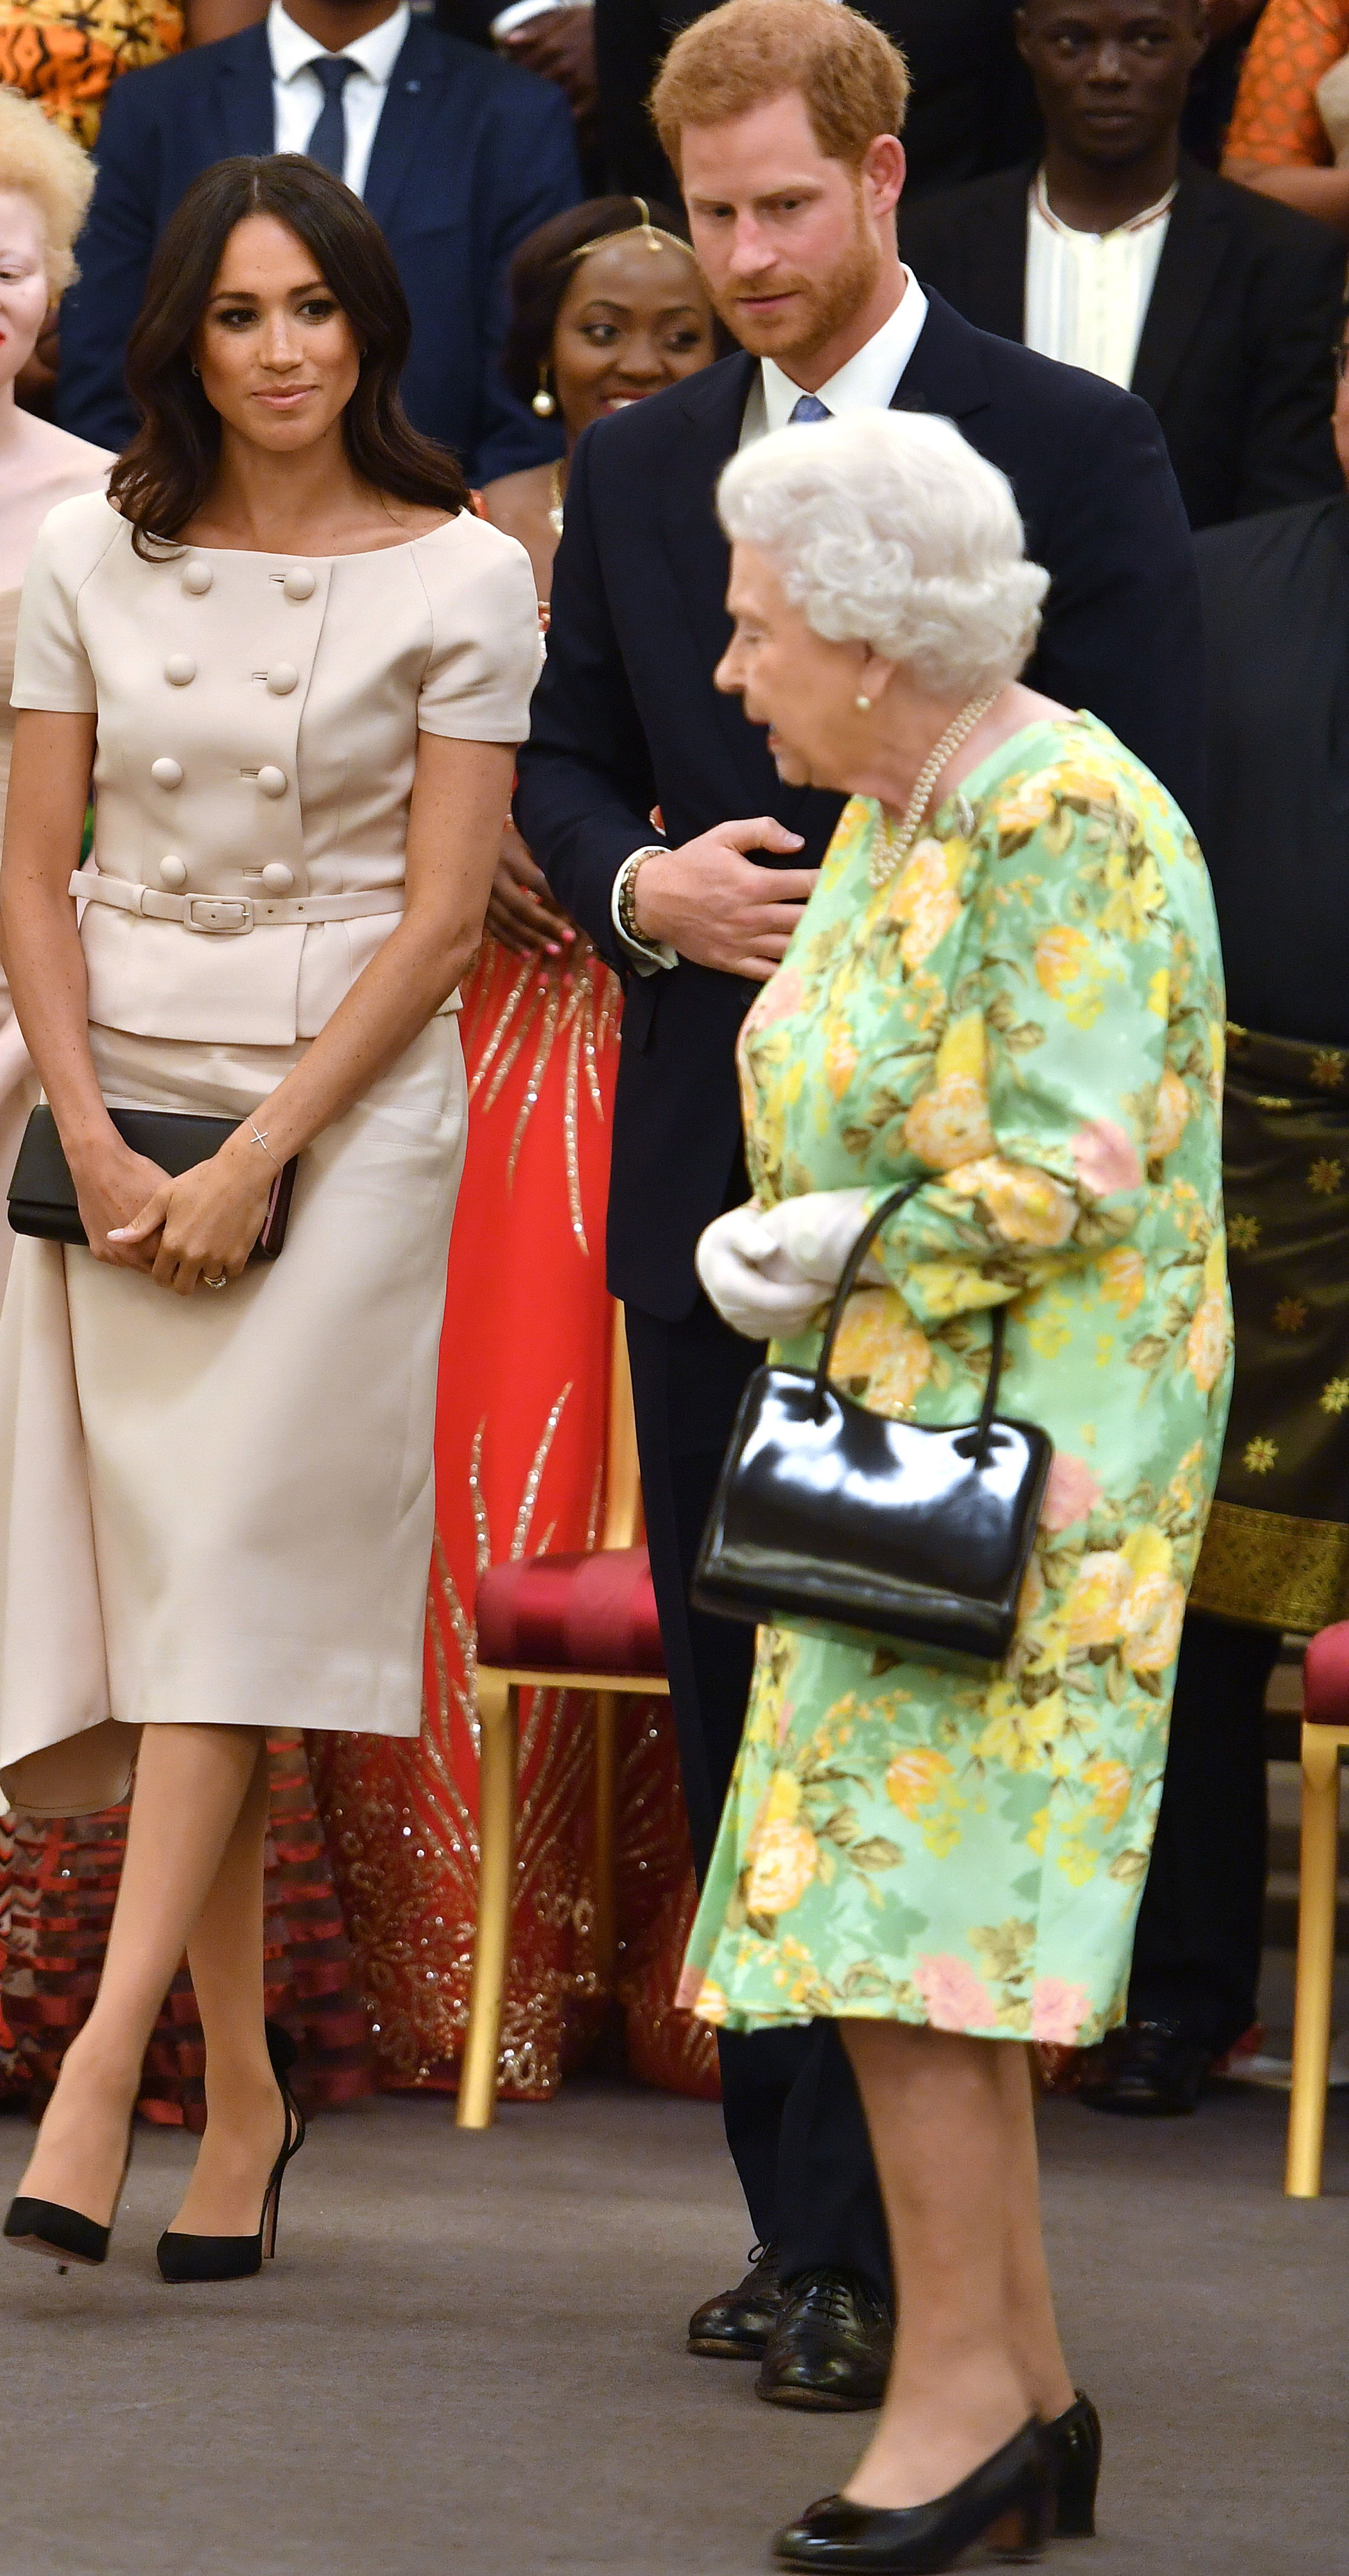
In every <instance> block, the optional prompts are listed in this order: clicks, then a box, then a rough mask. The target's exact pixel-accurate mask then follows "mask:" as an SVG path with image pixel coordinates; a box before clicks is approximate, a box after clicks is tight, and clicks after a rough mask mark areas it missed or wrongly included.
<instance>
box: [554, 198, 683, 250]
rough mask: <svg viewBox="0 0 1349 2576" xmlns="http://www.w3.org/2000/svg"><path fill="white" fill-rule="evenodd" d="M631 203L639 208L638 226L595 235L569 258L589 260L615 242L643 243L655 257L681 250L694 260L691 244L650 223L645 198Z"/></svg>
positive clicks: (648, 209) (609, 248) (649, 211)
mask: <svg viewBox="0 0 1349 2576" xmlns="http://www.w3.org/2000/svg"><path fill="white" fill-rule="evenodd" d="M632 202H633V204H634V206H640V208H641V214H642V220H641V222H640V223H639V224H629V225H628V227H627V229H626V231H624V232H621V233H597V234H596V236H595V239H594V240H593V241H588V242H581V243H580V244H579V245H578V247H577V248H576V249H575V250H574V251H572V252H571V254H570V256H571V257H572V258H573V259H589V257H590V254H591V252H592V251H593V250H612V249H613V246H614V244H615V242H625V241H644V242H645V243H646V246H647V249H648V250H649V251H654V252H655V253H656V255H657V256H659V254H660V252H661V250H662V249H665V250H682V252H683V254H684V257H685V259H696V256H697V254H696V252H695V251H694V248H693V245H692V243H691V242H686V241H681V240H680V238H679V235H678V233H667V232H665V231H664V230H663V229H662V227H661V226H660V225H659V224H653V223H652V220H651V209H650V207H649V206H648V204H647V202H646V199H645V197H634V198H633V201H632Z"/></svg>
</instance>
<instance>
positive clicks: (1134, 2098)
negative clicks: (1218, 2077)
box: [1078, 2021, 1214, 2120]
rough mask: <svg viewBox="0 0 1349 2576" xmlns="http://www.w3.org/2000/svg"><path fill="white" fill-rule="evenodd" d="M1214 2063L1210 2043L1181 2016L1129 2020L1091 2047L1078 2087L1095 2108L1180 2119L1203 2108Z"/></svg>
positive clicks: (1140, 2117) (1139, 2116)
mask: <svg viewBox="0 0 1349 2576" xmlns="http://www.w3.org/2000/svg"><path fill="white" fill-rule="evenodd" d="M1213 2062H1214V2060H1213V2051H1212V2049H1211V2048H1210V2047H1209V2046H1208V2044H1207V2042H1206V2041H1204V2040H1199V2039H1192V2038H1190V2037H1189V2036H1188V2035H1187V2033H1186V2031H1185V2030H1184V2028H1183V2026H1182V2025H1181V2023H1180V2022H1178V2021H1127V2022H1126V2023H1125V2024H1124V2027H1123V2029H1122V2030H1112V2031H1111V2033H1110V2036H1109V2038H1108V2039H1105V2040H1103V2041H1102V2042H1101V2045H1100V2047H1099V2048H1093V2049H1091V2050H1090V2051H1089V2052H1088V2055H1087V2056H1086V2058H1085V2059H1084V2060H1083V2065H1082V2075H1081V2080H1080V2082H1079V2085H1078V2092H1079V2094H1080V2096H1081V2098H1082V2100H1083V2101H1084V2102H1085V2103H1086V2104H1087V2105H1088V2107H1089V2108H1090V2109H1091V2110H1093V2111H1121V2112H1124V2113H1125V2114H1126V2115H1127V2116H1128V2117H1130V2118H1132V2119H1136V2120H1159V2119H1160V2120H1164V2119H1177V2118H1180V2117H1182V2116H1183V2115H1184V2114H1185V2113H1186V2112H1189V2111H1193V2110H1196V2109H1197V2108H1198V2103H1199V2096H1200V2094H1201V2093H1202V2092H1203V2089H1204V2085H1205V2082H1206V2080H1207V2078H1208V2075H1209V2073H1210V2071H1211V2069H1212V2066H1213Z"/></svg>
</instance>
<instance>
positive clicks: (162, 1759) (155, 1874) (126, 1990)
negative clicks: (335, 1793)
mask: <svg viewBox="0 0 1349 2576" xmlns="http://www.w3.org/2000/svg"><path fill="white" fill-rule="evenodd" d="M261 1742H262V1737H261V1734H260V1732H259V1731H258V1730H257V1729H255V1728H253V1727H245V1726H147V1727H146V1728H145V1730H144V1733H143V1735H142V1737H141V1749H140V1757H139V1760H138V1762H137V1765H136V1785H135V1788H134V1790H133V1792H132V1799H131V1819H130V1823H129V1825H128V1828H127V1843H126V1857H125V1859H124V1861H123V1863H122V1877H121V1884H120V1886H119V1888H118V1891H117V1904H116V1907H115V1909H114V1913H113V1919H112V1930H111V1932H110V1934H109V1936H108V1949H107V1956H106V1958H105V1959H104V1962H103V1974H102V1977H101V1978H100V1980H99V1988H98V1995H97V1997H96V1999H95V2003H94V2009H93V2011H92V2012H91V2014H90V2016H89V2019H88V2021H87V2022H86V2023H85V2025H84V2028H83V2030H82V2031H81V2032H80V2033H79V2036H78V2037H77V2038H76V2039H75V2040H74V2041H72V2043H71V2046H70V2047H69V2049H68V2050H67V2051H66V2055H65V2059H64V2062H63V2064H62V2067H61V2073H60V2077H59V2079H58V2081H57V2086H56V2090H55V2092H54V2093H53V2095H52V2098H51V2101H50V2102H49V2103H48V2105H47V2111H46V2116H45V2118H44V2120H43V2122H42V2126H41V2128H40V2129H39V2131H38V2136H37V2144H36V2146H35V2147H34V2149H33V2153H32V2156H31V2157H30V2159H29V2163H28V2170H27V2172H26V2173H25V2175H24V2178H23V2181H22V2183H21V2184H20V2186H19V2188H20V2191H21V2192H22V2193H24V2194H26V2195H28V2196H30V2197H32V2198H34V2199H37V2200H53V2201H59V2202H61V2203H62V2204H64V2206H65V2207H66V2208H68V2209H78V2210H81V2211H82V2212H83V2213H84V2215H85V2216H86V2217H87V2218H92V2219H94V2220H95V2221H96V2222H97V2224H98V2225H99V2226H106V2225H107V2224H108V2222H109V2220H110V2219H111V2217H112V2212H113V2207H114V2204H115V2201H116V2196H117V2187H118V2183H119V2180H120V2178H121V2172H122V2164H123V2160H124V2158H125V2155H126V2145H127V2129H128V2124H129V2122H130V2119H131V2114H132V2110H133V2108H134V2106H135V2100H136V2090H137V2087H138V2085H139V2083H140V2074H141V2065H142V2061H143V2059H144V2056H145V2051H146V2047H147V2044H148V2042H149V2038H150V2033H151V2031H152V2030H153V2028H154V2026H155V2021H156V2018H157V2015H158V2012H159V2007H160V2005H161V2004H162V2002H163V2000H164V1997H165V1995H166V1993H167V1992H168V1988H169V1984H170V1982H171V1980H172V1978H173V1976H174V1974H175V1972H176V1970H177V1967H178V1964H179V1961H180V1960H181V1958H182V1956H183V1952H184V1949H185V1947H186V1944H187V1939H188V1934H189V1932H190V1931H191V1929H192V1927H193V1925H194V1924H195V1923H196V1921H197V1918H198V1916H199V1915H200V1913H201V1910H202V1906H203V1904H204V1902H205V1899H206V1896H207V1893H208V1891H209V1889H210V1887H211V1883H212V1881H213V1879H214V1878H215V1876H216V1872H217V1871H218V1869H219V1867H220V1863H221V1859H222V1856H223V1854H224V1851H225V1848H226V1845H227V1844H228V1842H229V1840H230V1836H231V1834H232V1832H233V1830H234V1825H235V1821H236V1819H237V1817H238V1815H239V1811H240V1808H241V1807H242V1805H243V1803H244V1800H245V1797H246V1795H247V1793H248V1788H249V1784H250V1782H251V1780H252V1778H253V1775H254V1771H255V1768H256V1765H257V1759H258V1748H259V1745H260V1744H261ZM256 2223H257V2222H256V2219H255V2220H254V2225H256Z"/></svg>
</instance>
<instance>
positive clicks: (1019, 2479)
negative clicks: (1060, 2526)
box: [773, 2422, 1054, 2576]
mask: <svg viewBox="0 0 1349 2576" xmlns="http://www.w3.org/2000/svg"><path fill="white" fill-rule="evenodd" d="M1053 2513H1054V2474H1053V2469H1052V2467H1051V2465H1050V2457H1049V2443H1048V2439H1047V2436H1046V2433H1045V2429H1044V2426H1043V2425H1041V2424H1037V2423H1035V2422H1031V2423H1029V2424H1023V2426H1022V2428H1021V2431H1020V2432H1019V2433H1016V2434H1014V2435H1013V2437H1012V2439H1011V2441H1010V2442H1005V2443H1004V2444H1003V2447H1002V2449H1001V2450H1000V2451H995V2452H994V2454H993V2457H992V2458H991V2459H989V2460H981V2461H980V2463H979V2466H978V2468H977V2469H973V2470H971V2472H970V2475H969V2476H968V2477H967V2478H962V2479H961V2482H960V2484H959V2486H958V2487H952V2489H951V2491H950V2493H949V2495H944V2496H936V2497H934V2499H933V2501H932V2503H931V2504H918V2505H908V2506H906V2507H905V2508H904V2509H903V2510H902V2511H898V2512H894V2511H887V2510H886V2509H885V2508H884V2507H883V2506H880V2505H868V2504H854V2503H853V2502H852V2500H851V2498H850V2497H848V2496H841V2495H834V2496H824V2497H822V2498H821V2501H820V2502H819V2503H818V2504H812V2505H807V2507H806V2510H805V2512H804V2513H803V2514H802V2516H801V2519H800V2521H799V2522H794V2523H792V2524H790V2525H789V2527H788V2529H787V2530H786V2531H780V2532H779V2533H778V2536H777V2539H776V2541H775V2542H774V2544H773V2554H774V2556H775V2557H776V2559H777V2560H778V2563H779V2565H780V2566H783V2567H827V2568H836V2569H838V2570H840V2571H843V2570H847V2571H850V2576H943V2571H944V2570H945V2569H946V2568H948V2567H963V2566H964V2565H965V2564H966V2562H967V2559H968V2556H969V2553H970V2552H971V2551H973V2550H975V2549H977V2548H980V2546H981V2545H982V2548H983V2549H984V2550H987V2551H989V2552H990V2553H991V2555H992V2556H993V2557H995V2558H1002V2559H1012V2560H1016V2561H1019V2562H1023V2563H1024V2562H1025V2561H1027V2560H1030V2559H1034V2558H1038V2556H1039V2554H1040V2549H1041V2546H1042V2544H1043V2542H1044V2541H1046V2540H1047V2539H1048V2537H1049V2531H1050V2525H1051V2522H1052V2520H1053Z"/></svg>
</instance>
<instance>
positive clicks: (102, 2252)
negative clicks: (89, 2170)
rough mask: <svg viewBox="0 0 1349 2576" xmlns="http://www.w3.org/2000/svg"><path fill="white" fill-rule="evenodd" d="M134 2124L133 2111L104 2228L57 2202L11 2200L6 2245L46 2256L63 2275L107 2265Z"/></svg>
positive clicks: (127, 2168) (6, 2218) (132, 2143)
mask: <svg viewBox="0 0 1349 2576" xmlns="http://www.w3.org/2000/svg"><path fill="white" fill-rule="evenodd" d="M135 2121H136V2115H135V2113H134V2111H133V2112H132V2115H131V2126H130V2128H129V2129H128V2131H127V2141H126V2163H125V2164H124V2165H123V2167H122V2179H121V2181H120V2182H119V2183H118V2186H117V2196H116V2199H115V2200H114V2201H113V2204H112V2216H111V2218H110V2219H109V2221H108V2224H107V2226H106V2227H100V2226H99V2223H98V2220H97V2219H96V2218H86V2217H85V2215H84V2212H83V2210H82V2209H67V2208H66V2207H65V2206H64V2205H63V2203H62V2202H61V2201H59V2200H29V2199H27V2198H20V2199H18V2200H12V2201H11V2202H10V2204H9V2208H8V2210H7V2211H6V2213H5V2241H6V2243H7V2244H9V2245H13V2246H15V2247H17V2249H18V2251H19V2253H21V2254H49V2255H50V2256H51V2258H52V2261H53V2262H54V2263H55V2264H56V2265H57V2266H58V2268H59V2269H60V2270H61V2271H62V2272H64V2271H65V2270H66V2269H67V2267H68V2265H70V2264H71V2263H91V2264H92V2263H106V2262H107V2259H108V2247H109V2246H110V2245H111V2243H112V2231H113V2228H114V2227H115V2225H116V2223H117V2212H118V2209H119V2207H120V2205H121V2199H122V2194H123V2192H124V2191H125V2189H126V2178H127V2175H128V2174H129V2173H130V2171H131V2150H132V2147H133V2146H134V2145H135V2141H136V2128H135Z"/></svg>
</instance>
